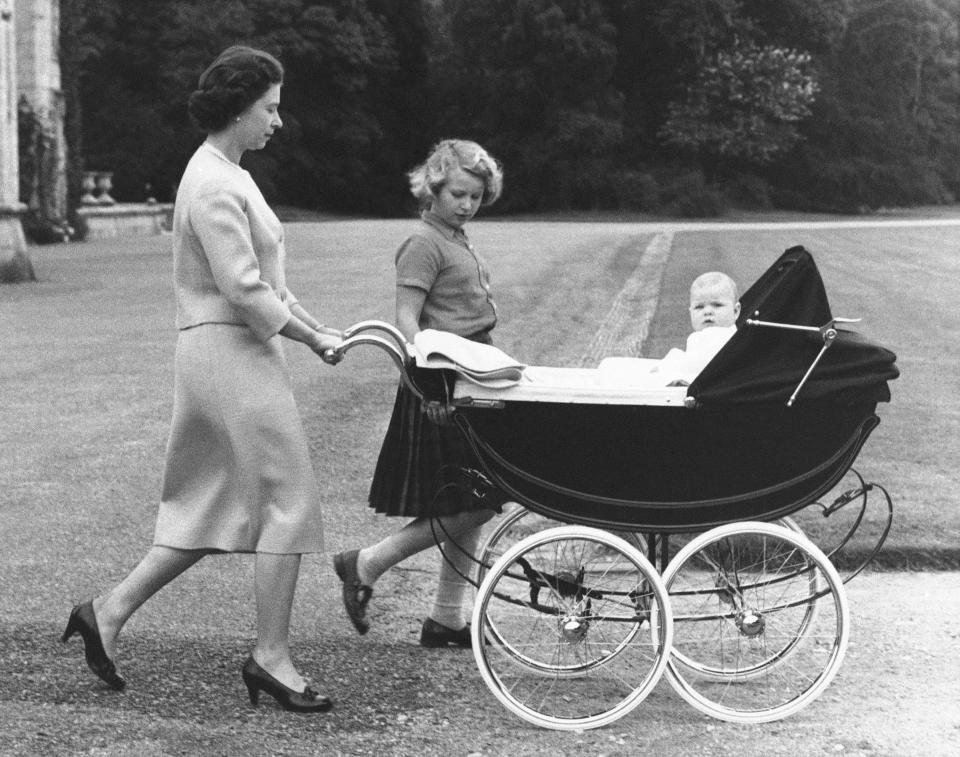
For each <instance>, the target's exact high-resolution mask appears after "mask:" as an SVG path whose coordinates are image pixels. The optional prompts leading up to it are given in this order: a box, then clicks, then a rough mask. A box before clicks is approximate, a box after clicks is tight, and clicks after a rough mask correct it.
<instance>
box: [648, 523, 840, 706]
mask: <svg viewBox="0 0 960 757" xmlns="http://www.w3.org/2000/svg"><path fill="white" fill-rule="evenodd" d="M663 579H664V583H665V584H666V586H667V591H668V592H669V593H670V602H671V606H672V607H673V613H674V637H673V651H672V653H671V656H670V660H669V662H668V665H667V673H666V675H667V678H668V680H669V681H670V682H671V684H673V686H674V688H675V689H676V690H677V692H678V693H679V694H680V695H681V696H682V697H683V698H684V699H686V700H687V701H688V702H689V703H690V704H692V705H693V706H694V707H696V708H697V709H699V710H700V711H701V712H705V713H706V714H708V715H711V716H713V717H716V718H719V719H721V720H728V721H731V722H737V723H762V722H768V721H771V720H779V719H780V718H784V717H787V716H789V715H791V714H793V713H795V712H797V711H798V710H800V709H802V708H803V707H805V706H806V705H807V704H809V703H810V702H812V701H813V700H814V699H815V698H816V697H817V696H819V694H820V693H821V692H822V691H823V690H824V689H825V688H826V687H827V685H828V684H829V683H830V681H831V680H832V679H833V676H834V675H836V672H837V670H838V669H839V667H840V664H841V662H842V661H843V655H844V652H845V650H846V647H847V642H848V639H849V630H850V629H849V619H848V610H847V602H846V593H845V591H844V588H843V583H842V581H841V579H840V577H839V575H838V574H837V571H836V570H835V569H834V567H833V565H832V564H831V563H830V561H829V559H828V558H827V557H826V555H824V554H823V552H822V551H821V550H820V549H819V548H818V547H816V546H815V545H814V544H813V543H812V542H811V541H810V540H809V539H807V538H806V537H805V536H803V535H802V534H800V533H797V532H796V531H791V530H789V529H787V528H784V527H783V526H779V525H774V524H770V523H752V522H744V523H732V524H730V525H726V526H721V527H719V528H715V529H713V530H712V531H708V532H707V533H705V534H702V535H700V536H698V537H697V538H695V539H693V540H692V541H691V542H690V543H689V544H687V545H686V546H685V547H684V548H683V549H681V550H680V551H679V552H678V553H677V555H676V557H674V559H673V560H671V561H670V563H669V564H668V565H667V569H666V571H665V572H664V576H663Z"/></svg>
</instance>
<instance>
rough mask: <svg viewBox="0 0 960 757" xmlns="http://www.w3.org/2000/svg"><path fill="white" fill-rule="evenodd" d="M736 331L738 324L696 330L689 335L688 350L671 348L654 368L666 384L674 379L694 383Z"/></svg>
mask: <svg viewBox="0 0 960 757" xmlns="http://www.w3.org/2000/svg"><path fill="white" fill-rule="evenodd" d="M736 332H737V327H736V326H709V327H707V328H705V329H703V331H694V332H693V333H692V334H691V335H690V336H688V337H687V349H686V350H678V349H676V348H674V349H672V350H670V352H668V353H667V354H666V356H665V357H664V358H663V360H661V361H660V365H659V366H656V367H654V368H653V369H652V370H653V371H654V372H656V374H657V375H659V377H660V380H661V381H663V383H664V385H667V384H670V383H672V382H674V381H685V382H686V383H688V384H689V383H692V382H693V380H694V379H695V378H696V377H697V376H698V375H699V374H700V371H702V370H703V369H704V368H706V367H707V363H709V362H710V361H711V360H713V358H714V356H715V355H716V354H717V353H718V352H720V350H721V349H723V346H724V345H725V344H726V343H727V342H729V341H730V337H732V336H733V335H734V334H735V333H736Z"/></svg>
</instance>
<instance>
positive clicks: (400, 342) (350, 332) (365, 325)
mask: <svg viewBox="0 0 960 757" xmlns="http://www.w3.org/2000/svg"><path fill="white" fill-rule="evenodd" d="M364 331H383V332H385V333H387V334H389V335H390V337H391V338H392V339H393V341H394V342H396V345H397V347H398V348H399V350H400V353H401V354H404V355H405V354H407V340H406V339H405V338H404V336H403V333H402V332H401V331H400V329H398V328H397V327H396V326H394V325H393V324H392V323H387V322H386V321H377V320H369V321H359V322H357V323H355V324H353V325H352V326H347V328H345V329H344V330H343V338H344V339H349V338H350V337H352V336H356V335H357V334H360V333H362V332H364Z"/></svg>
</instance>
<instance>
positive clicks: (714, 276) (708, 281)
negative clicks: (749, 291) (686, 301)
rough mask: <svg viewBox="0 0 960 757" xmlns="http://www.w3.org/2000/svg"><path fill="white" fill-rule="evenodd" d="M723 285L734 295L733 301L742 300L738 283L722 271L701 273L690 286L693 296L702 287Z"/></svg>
mask: <svg viewBox="0 0 960 757" xmlns="http://www.w3.org/2000/svg"><path fill="white" fill-rule="evenodd" d="M718 284H721V285H723V286H727V287H729V288H730V292H731V294H732V295H733V301H734V302H737V301H738V300H739V299H740V292H739V290H738V289H737V282H736V281H734V280H733V279H732V278H730V277H729V276H727V274H725V273H721V272H720V271H708V272H707V273H701V274H700V275H699V276H697V278H695V279H694V280H693V283H692V284H691V285H690V293H691V295H692V294H693V291H694V290H695V289H700V288H701V287H709V286H716V285H718Z"/></svg>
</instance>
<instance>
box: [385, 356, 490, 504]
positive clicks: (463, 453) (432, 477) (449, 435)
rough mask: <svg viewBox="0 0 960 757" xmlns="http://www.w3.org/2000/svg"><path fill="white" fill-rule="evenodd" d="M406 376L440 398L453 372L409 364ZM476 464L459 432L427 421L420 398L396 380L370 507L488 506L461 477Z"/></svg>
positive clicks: (448, 392)
mask: <svg viewBox="0 0 960 757" xmlns="http://www.w3.org/2000/svg"><path fill="white" fill-rule="evenodd" d="M410 376H411V378H412V379H413V381H414V383H415V384H416V385H417V386H418V387H420V389H421V390H422V391H423V392H424V396H425V397H426V398H428V399H432V400H440V401H444V400H445V399H448V398H449V397H451V396H452V394H453V383H454V381H455V378H456V373H455V372H454V371H445V370H436V369H430V368H416V367H415V368H413V369H412V370H411V373H410ZM478 468H479V463H478V461H477V459H476V457H475V456H474V454H473V452H472V450H471V449H470V448H469V446H468V444H467V442H466V440H465V439H464V438H463V436H462V435H461V433H460V430H459V429H458V428H457V427H456V426H455V425H453V424H450V425H447V426H438V425H436V424H433V423H431V422H430V421H429V420H428V419H427V416H426V415H425V414H424V413H423V411H422V409H421V404H420V400H419V399H418V398H417V397H416V395H414V394H413V392H411V391H410V390H409V389H407V387H406V386H405V385H404V384H402V383H401V385H400V388H399V390H398V391H397V399H396V402H395V403H394V405H393V415H391V417H390V425H389V426H388V427H387V433H386V436H385V437H384V440H383V446H382V447H381V448H380V457H379V458H378V460H377V467H376V470H375V471H374V474H373V482H372V483H371V484H370V497H369V502H370V506H371V507H372V508H374V509H375V510H376V511H377V512H379V513H383V514H385V515H399V516H406V517H419V516H433V517H437V516H441V515H454V514H456V513H460V512H463V511H465V510H474V509H482V508H486V507H490V506H491V504H490V501H489V498H480V497H477V496H475V493H474V487H473V486H472V485H471V480H470V477H469V476H466V475H464V470H469V469H478Z"/></svg>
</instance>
